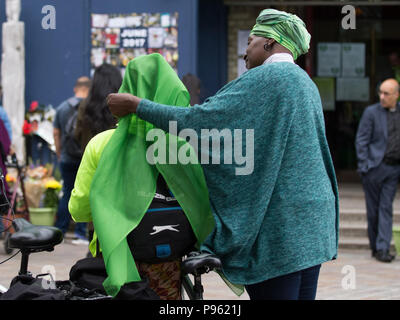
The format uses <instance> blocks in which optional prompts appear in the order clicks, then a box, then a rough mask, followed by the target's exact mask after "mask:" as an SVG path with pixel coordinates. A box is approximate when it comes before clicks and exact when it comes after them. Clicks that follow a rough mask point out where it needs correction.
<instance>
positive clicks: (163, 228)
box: [150, 224, 179, 236]
mask: <svg viewBox="0 0 400 320" xmlns="http://www.w3.org/2000/svg"><path fill="white" fill-rule="evenodd" d="M178 226H179V224H175V225H166V226H154V227H153V230H154V232H152V233H150V235H151V236H152V235H155V234H157V233H160V232H162V231H167V230H169V231H175V232H179V230H178V229H175V228H174V227H178Z"/></svg>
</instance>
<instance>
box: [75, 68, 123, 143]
mask: <svg viewBox="0 0 400 320" xmlns="http://www.w3.org/2000/svg"><path fill="white" fill-rule="evenodd" d="M121 83H122V76H121V71H120V70H119V69H118V68H116V67H114V66H112V65H110V64H107V63H104V64H102V65H101V66H99V67H97V69H96V70H95V72H94V75H93V79H92V86H91V87H90V90H89V95H88V97H87V99H85V100H84V101H83V102H82V104H81V105H80V106H79V110H78V120H77V125H76V130H75V138H76V139H77V141H79V143H80V145H81V147H82V150H84V149H85V147H86V145H87V144H88V142H89V141H90V139H92V138H93V137H94V136H95V135H97V134H98V133H100V132H103V131H105V130H108V129H112V128H115V126H116V123H117V118H116V117H114V116H113V115H112V114H111V112H110V109H109V108H108V106H107V102H106V98H107V95H108V94H110V93H113V92H118V89H119V87H120V86H121Z"/></svg>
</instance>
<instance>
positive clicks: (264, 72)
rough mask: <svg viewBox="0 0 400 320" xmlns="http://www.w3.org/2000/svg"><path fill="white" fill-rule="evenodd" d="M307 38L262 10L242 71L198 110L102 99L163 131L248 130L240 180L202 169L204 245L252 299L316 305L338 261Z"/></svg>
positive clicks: (298, 27)
mask: <svg viewBox="0 0 400 320" xmlns="http://www.w3.org/2000/svg"><path fill="white" fill-rule="evenodd" d="M310 38H311V36H310V34H309V33H308V32H307V29H306V26H305V24H304V22H303V21H302V20H301V19H300V18H299V17H297V16H296V15H293V14H290V13H286V12H283V11H278V10H274V9H266V10H263V11H262V12H261V13H260V15H259V16H258V18H257V20H256V24H255V25H254V27H253V29H252V30H251V32H250V35H249V38H248V47H247V50H246V55H245V57H244V58H245V61H246V67H247V68H248V69H249V70H248V71H247V72H245V73H243V74H242V75H241V76H240V77H238V78H237V79H235V80H233V81H231V82H230V83H228V84H227V85H225V86H224V87H223V88H222V89H220V90H219V91H218V92H217V93H216V94H215V95H214V96H212V97H209V98H208V99H207V100H206V101H205V102H204V103H203V104H201V105H195V106H194V107H193V108H177V107H171V106H168V107H166V106H165V105H163V104H160V103H157V102H155V101H152V100H151V99H146V98H145V99H143V98H142V97H139V96H135V95H132V94H124V93H120V94H110V95H109V96H108V97H107V102H108V106H109V108H110V110H111V113H113V114H114V115H115V116H117V117H124V116H126V115H128V114H131V113H135V114H137V115H138V117H139V118H141V119H143V120H145V121H148V122H150V123H152V124H154V125H155V126H157V127H158V128H161V129H163V130H168V128H169V122H170V121H175V122H176V123H177V130H178V132H180V131H181V129H183V128H188V129H191V130H194V131H196V132H198V131H199V130H202V129H211V130H212V129H213V128H217V129H220V130H221V129H224V130H230V131H231V132H235V130H241V131H242V132H243V131H245V130H247V129H252V130H253V132H254V139H253V141H250V147H251V142H254V144H253V146H254V148H253V149H254V153H253V154H254V157H253V160H254V161H253V163H254V166H253V167H252V168H251V169H252V170H249V171H248V172H247V174H241V175H238V174H237V171H236V169H237V168H236V166H237V164H240V162H238V163H232V162H231V163H230V164H229V163H218V164H206V165H203V170H204V175H205V178H206V182H207V186H208V190H209V196H210V203H211V204H212V210H213V214H214V217H215V221H216V226H215V229H214V230H213V232H212V233H211V235H210V236H209V237H207V239H206V240H205V241H204V243H203V245H202V248H203V250H206V251H209V252H212V253H214V254H216V255H217V256H218V257H219V258H220V260H221V261H222V266H223V270H222V272H223V274H224V276H225V277H226V278H227V280H229V282H231V283H234V284H241V285H244V286H245V287H246V290H247V292H248V293H249V296H250V298H251V299H280V300H286V299H296V300H297V299H315V297H316V292H317V283H318V277H319V270H320V266H321V264H322V263H324V262H326V261H330V260H332V259H335V258H336V257H337V248H338V236H339V233H338V232H339V228H338V226H339V197H338V188H337V182H336V175H335V170H334V166H333V163H332V159H331V155H330V151H329V146H328V143H327V140H326V135H325V124H324V116H323V110H322V105H321V98H320V95H319V92H318V89H317V87H316V85H315V84H314V83H313V81H312V80H311V79H310V77H309V76H308V75H307V73H306V72H305V71H304V70H302V69H301V68H300V67H299V66H298V65H296V64H295V63H294V61H295V60H296V59H297V57H298V56H299V55H302V54H306V53H307V51H308V49H309V43H310ZM221 140H222V139H221ZM247 147H249V144H246V146H245V143H243V149H246V150H247ZM201 149H202V147H201V146H200V152H201V153H202V152H203V151H202V150H201ZM238 151H239V153H240V151H241V150H238ZM221 152H222V151H221V150H220V149H218V150H211V152H210V158H217V157H219V159H221ZM235 152H236V150H235ZM202 154H203V153H202ZM240 169H241V168H240Z"/></svg>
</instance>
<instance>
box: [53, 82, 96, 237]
mask: <svg viewBox="0 0 400 320" xmlns="http://www.w3.org/2000/svg"><path fill="white" fill-rule="evenodd" d="M89 88H90V79H89V78H88V77H80V78H78V80H77V81H76V84H75V87H74V93H75V95H74V96H73V97H71V98H69V99H67V100H65V101H64V102H62V103H61V104H60V105H59V106H58V107H57V113H56V117H55V120H54V143H55V147H56V154H57V157H58V161H59V164H60V172H61V176H62V179H63V196H62V198H61V199H60V202H59V205H58V212H57V220H56V224H55V226H56V227H57V228H59V229H61V231H62V232H63V233H64V234H65V233H66V232H67V230H68V227H69V223H70V220H71V214H70V212H69V210H68V201H69V198H70V196H71V191H72V189H73V188H74V182H75V177H76V173H77V172H78V168H79V164H80V161H81V159H80V158H76V157H74V156H72V155H71V154H69V153H68V152H67V150H66V148H65V136H66V126H67V123H68V120H69V118H70V117H71V116H72V115H73V113H74V109H77V108H78V105H79V103H80V102H81V101H82V100H83V99H85V98H86V97H87V95H88V93H89ZM63 144H64V147H63ZM75 237H76V239H75V240H73V241H72V243H73V244H89V242H88V240H87V236H86V223H77V224H76V226H75Z"/></svg>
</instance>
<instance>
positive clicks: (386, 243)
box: [362, 162, 400, 251]
mask: <svg viewBox="0 0 400 320" xmlns="http://www.w3.org/2000/svg"><path fill="white" fill-rule="evenodd" d="M399 177H400V165H395V166H391V165H387V164H385V163H383V162H382V163H381V164H380V165H379V166H378V167H376V168H373V169H371V170H370V171H368V172H367V173H366V174H364V175H363V176H362V183H363V188H364V193H365V202H366V206H367V219H368V238H369V244H370V248H371V250H374V251H375V250H385V251H386V250H389V248H390V241H391V240H392V223H393V200H394V197H395V195H396V190H397V183H398V181H399Z"/></svg>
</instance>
